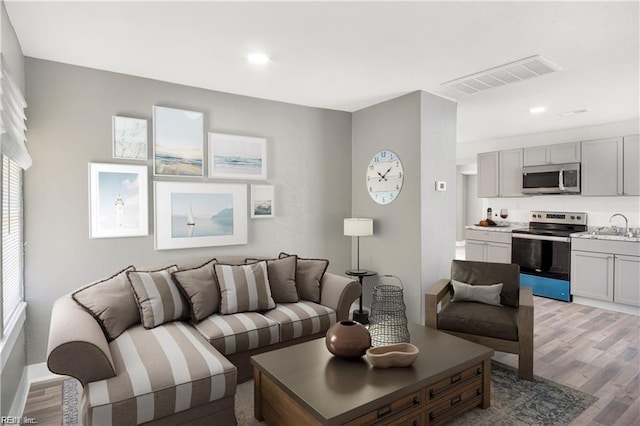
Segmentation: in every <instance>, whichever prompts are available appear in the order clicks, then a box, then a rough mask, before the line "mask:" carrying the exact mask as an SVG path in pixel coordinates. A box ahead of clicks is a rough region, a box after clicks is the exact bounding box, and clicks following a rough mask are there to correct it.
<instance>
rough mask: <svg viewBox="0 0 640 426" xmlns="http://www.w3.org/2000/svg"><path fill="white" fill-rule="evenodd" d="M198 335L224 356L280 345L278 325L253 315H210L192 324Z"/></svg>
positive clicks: (262, 316) (265, 318) (251, 313)
mask: <svg viewBox="0 0 640 426" xmlns="http://www.w3.org/2000/svg"><path fill="white" fill-rule="evenodd" d="M194 327H195V328H196V330H198V332H199V333H200V334H201V335H202V336H203V337H204V338H205V339H207V340H208V341H209V343H211V344H212V345H213V347H214V348H216V349H217V350H219V351H220V352H222V353H223V354H225V355H230V354H233V353H236V352H244V351H248V350H250V349H255V348H258V347H262V346H267V345H271V344H274V343H278V342H279V341H280V333H279V324H278V323H277V322H276V321H274V320H272V319H269V318H267V317H266V316H264V315H261V314H258V313H256V312H244V313H238V314H231V315H215V314H214V315H211V316H210V317H208V318H207V319H205V320H203V321H201V322H199V323H197V324H194Z"/></svg>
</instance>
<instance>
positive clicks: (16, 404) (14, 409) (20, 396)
mask: <svg viewBox="0 0 640 426" xmlns="http://www.w3.org/2000/svg"><path fill="white" fill-rule="evenodd" d="M64 377H66V376H61V375H59V374H55V373H52V372H51V371H49V369H48V368H47V363H46V362H41V363H39V364H30V365H27V366H26V367H25V368H24V370H23V371H22V377H21V378H20V384H19V385H18V389H17V391H16V396H15V397H14V398H13V403H12V404H11V411H9V415H10V416H15V417H17V418H22V417H23V414H24V407H25V406H26V404H27V398H28V397H29V388H30V387H31V385H32V384H34V383H42V382H48V381H53V380H60V379H63V378H64Z"/></svg>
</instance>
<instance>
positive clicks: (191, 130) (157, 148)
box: [153, 106, 204, 177]
mask: <svg viewBox="0 0 640 426" xmlns="http://www.w3.org/2000/svg"><path fill="white" fill-rule="evenodd" d="M203 161H204V114H203V113H201V112H197V111H187V110H183V109H175V108H167V107H160V106H154V107H153V173H154V175H155V176H200V177H202V176H204V167H203Z"/></svg>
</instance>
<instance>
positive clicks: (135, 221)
mask: <svg viewBox="0 0 640 426" xmlns="http://www.w3.org/2000/svg"><path fill="white" fill-rule="evenodd" d="M90 188H91V206H90V207H91V237H92V238H105V237H127V236H139V235H147V234H148V218H147V215H148V213H147V167H146V166H131V165H121V164H100V163H91V164H90Z"/></svg>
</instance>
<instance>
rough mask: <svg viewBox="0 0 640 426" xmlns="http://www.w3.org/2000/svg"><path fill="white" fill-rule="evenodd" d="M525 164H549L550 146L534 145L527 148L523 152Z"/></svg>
mask: <svg viewBox="0 0 640 426" xmlns="http://www.w3.org/2000/svg"><path fill="white" fill-rule="evenodd" d="M523 157H524V158H523V164H524V165H525V166H544V165H545V164H549V147H548V146H533V147H531V148H525V149H524V153H523Z"/></svg>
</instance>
